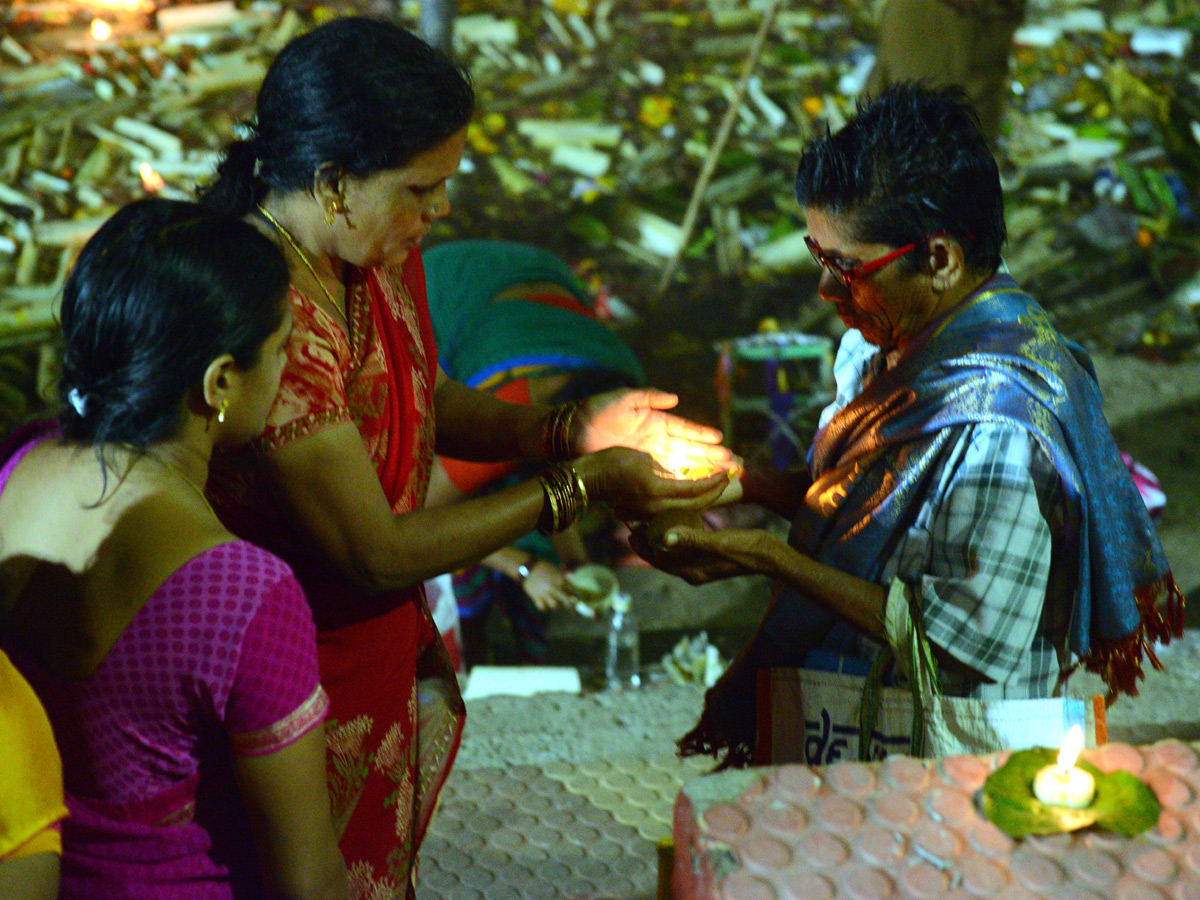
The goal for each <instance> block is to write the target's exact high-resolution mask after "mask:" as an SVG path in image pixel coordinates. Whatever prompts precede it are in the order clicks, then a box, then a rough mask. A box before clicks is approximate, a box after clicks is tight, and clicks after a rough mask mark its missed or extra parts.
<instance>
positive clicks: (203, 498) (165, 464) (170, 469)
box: [148, 453, 221, 522]
mask: <svg viewBox="0 0 1200 900" xmlns="http://www.w3.org/2000/svg"><path fill="white" fill-rule="evenodd" d="M148 455H149V457H150V458H151V459H152V460H154V461H155V462H156V463H158V464H159V465H160V466H162V467H163V468H164V469H166V470H167V471H168V472H170V473H171V474H172V475H174V476H175V477H176V478H178V479H179V480H180V481H182V482H183V483H184V484H186V485H187V486H188V487H189V488H190V489H191V490H192V492H193V493H194V494H195V495H196V496H197V497H199V498H200V501H201V502H202V503H203V504H204V508H205V509H207V510H208V511H209V513H210V514H211V515H212V517H213V518H214V519H216V520H217V521H218V522H219V521H220V520H221V517H220V516H218V515H217V512H216V510H214V509H213V508H212V504H211V503H209V502H208V495H206V494H205V493H204V490H203V489H202V488H200V487H197V486H196V484H194V483H193V482H192V479H190V478H188V477H187V476H186V475H184V474H183V473H182V472H180V471H179V470H178V469H176V468H175V467H174V466H173V465H171V464H170V463H169V462H167V461H166V460H165V459H160V458H159V457H158V456H157V455H155V454H154V453H150V454H148Z"/></svg>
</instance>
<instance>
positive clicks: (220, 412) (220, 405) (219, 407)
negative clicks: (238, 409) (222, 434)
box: [217, 399, 229, 425]
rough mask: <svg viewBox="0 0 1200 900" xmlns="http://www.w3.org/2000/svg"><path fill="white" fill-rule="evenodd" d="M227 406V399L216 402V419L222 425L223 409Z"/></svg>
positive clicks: (223, 422)
mask: <svg viewBox="0 0 1200 900" xmlns="http://www.w3.org/2000/svg"><path fill="white" fill-rule="evenodd" d="M228 406H229V401H228V400H225V399H222V400H221V402H220V403H218V404H217V421H218V422H219V423H220V424H222V425H224V424H225V409H226V408H227V407H228Z"/></svg>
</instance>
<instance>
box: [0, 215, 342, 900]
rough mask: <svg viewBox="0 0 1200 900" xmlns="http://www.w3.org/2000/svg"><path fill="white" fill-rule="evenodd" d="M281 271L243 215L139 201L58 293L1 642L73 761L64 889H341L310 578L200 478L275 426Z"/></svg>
mask: <svg viewBox="0 0 1200 900" xmlns="http://www.w3.org/2000/svg"><path fill="white" fill-rule="evenodd" d="M287 282H288V278H287V267H286V265H285V263H284V261H283V258H282V256H281V255H280V253H279V251H278V250H277V249H276V248H275V247H274V245H273V244H272V243H271V242H270V241H268V240H267V239H265V238H264V237H263V236H262V235H261V234H259V233H258V232H257V231H256V230H255V229H253V228H251V227H250V226H248V225H246V224H245V223H244V222H241V221H239V220H237V219H231V218H228V217H226V216H222V215H219V214H217V213H215V212H213V211H212V210H209V209H206V208H204V207H201V206H198V205H196V204H193V203H179V202H175V201H167V200H142V201H138V202H137V203H134V204H131V205H130V206H127V207H125V208H124V209H122V210H120V211H119V212H117V213H116V214H115V215H114V216H113V217H112V218H111V219H110V220H109V221H108V222H107V223H105V225H104V226H102V227H101V229H100V230H99V231H98V232H97V234H96V235H95V236H94V237H93V238H92V239H91V240H90V241H89V242H88V244H87V245H86V246H85V247H84V248H83V251H82V253H81V255H80V258H79V261H78V263H77V264H76V266H75V268H74V269H73V271H72V273H71V276H70V278H69V279H68V280H67V284H66V287H65V290H64V293H63V302H62V310H61V321H62V329H63V338H64V346H65V349H64V357H63V375H62V383H61V390H62V396H63V401H64V402H63V412H62V414H61V415H60V417H59V419H58V421H57V422H45V423H34V424H32V425H29V426H25V427H24V428H22V429H20V430H19V431H18V432H16V433H15V434H14V435H12V436H11V437H10V438H9V440H8V441H7V442H6V446H4V447H0V644H2V647H3V650H4V651H5V652H6V653H7V654H8V655H9V656H10V657H11V659H12V661H13V662H14V664H15V665H16V666H17V668H18V669H19V670H20V672H21V674H22V675H23V676H24V677H25V678H26V679H27V680H28V682H29V683H30V685H32V687H33V689H34V691H35V692H36V694H37V695H38V698H39V699H40V700H41V702H42V704H43V705H44V706H45V709H46V714H47V717H48V718H49V720H50V724H51V726H52V728H53V731H54V737H55V739H56V741H57V744H58V747H59V749H60V751H61V754H62V758H63V778H64V783H65V790H66V801H67V807H68V809H69V813H70V814H69V816H68V818H67V819H66V820H65V822H64V824H63V856H62V882H61V895H62V897H63V898H64V900H106V898H112V897H122V898H128V900H180V898H189V900H242V898H245V900H257V898H261V897H263V896H273V897H282V898H289V900H301V898H303V900H345V898H346V891H347V882H346V871H345V866H344V863H343V861H342V859H341V857H340V855H339V853H338V849H337V843H336V839H335V837H334V832H333V823H332V821H331V817H330V814H329V797H328V792H327V788H326V782H325V774H324V737H325V736H324V729H323V728H322V723H323V719H324V716H325V711H326V708H327V706H328V701H327V699H326V697H325V693H324V691H323V690H322V689H321V686H320V684H319V681H318V674H317V657H316V640H315V629H314V626H313V621H312V616H311V613H310V612H309V609H308V606H307V604H306V603H305V601H304V594H303V592H302V591H301V589H300V586H299V584H298V583H297V581H296V579H295V577H294V576H293V575H292V573H291V571H290V570H289V569H288V567H287V565H286V564H284V563H283V562H282V561H281V560H280V559H279V558H278V557H275V556H272V555H271V554H270V553H268V552H267V551H265V550H262V549H260V548H258V547H255V546H253V545H251V544H249V543H247V542H246V541H244V540H238V539H236V538H235V537H234V536H233V535H232V534H230V533H229V532H228V531H227V530H226V529H225V528H224V527H223V526H222V525H221V523H220V521H218V519H217V517H216V515H215V513H213V511H212V509H211V508H210V507H209V505H208V503H207V501H206V499H205V497H204V492H203V486H204V483H205V479H206V476H207V474H208V461H209V458H210V456H211V454H212V451H213V449H214V447H217V446H223V445H229V444H234V443H238V442H241V441H245V440H247V439H249V438H250V437H252V436H253V435H255V434H257V433H259V432H260V431H261V430H262V427H263V423H264V421H265V419H266V414H267V410H268V409H269V408H270V405H271V403H272V400H273V398H274V396H275V392H276V389H277V386H278V384H279V378H280V374H281V372H282V370H283V363H284V350H285V347H286V343H287V338H288V335H289V333H290V330H291V313H290V310H289V308H288V306H287V304H286V302H285V292H286V290H287Z"/></svg>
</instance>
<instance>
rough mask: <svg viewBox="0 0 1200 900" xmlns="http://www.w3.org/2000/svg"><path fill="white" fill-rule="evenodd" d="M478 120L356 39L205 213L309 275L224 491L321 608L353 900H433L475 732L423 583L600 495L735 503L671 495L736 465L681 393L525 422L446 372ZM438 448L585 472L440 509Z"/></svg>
mask: <svg viewBox="0 0 1200 900" xmlns="http://www.w3.org/2000/svg"><path fill="white" fill-rule="evenodd" d="M473 105H474V95H473V91H472V89H471V86H470V83H469V81H468V80H467V78H466V76H465V75H464V74H463V73H462V72H461V70H459V69H458V68H457V67H455V66H454V65H453V64H452V63H451V62H450V61H449V60H448V59H446V57H444V56H443V55H441V54H440V53H438V52H437V51H434V50H432V49H431V48H430V47H428V46H427V45H425V44H424V43H422V42H421V41H420V40H418V39H417V38H415V37H413V36H412V35H410V34H409V33H408V32H406V31H404V30H403V29H400V28H398V27H396V26H393V25H389V24H385V23H381V22H376V21H372V20H368V19H362V18H348V19H340V20H336V21H334V22H331V23H329V24H327V25H324V26H322V27H320V28H318V29H316V30H314V31H312V32H310V33H308V34H307V35H304V36H302V37H300V38H297V39H296V40H294V41H293V42H291V43H290V44H289V45H288V46H286V47H285V48H284V49H283V50H282V51H281V52H280V54H279V56H278V57H277V58H276V60H275V61H274V63H273V64H272V66H271V68H270V70H269V71H268V73H267V75H266V78H265V79H264V81H263V84H262V87H261V89H260V91H259V95H258V101H257V121H256V123H255V126H254V129H253V134H252V135H251V136H250V137H249V138H247V139H245V140H240V141H236V142H234V143H233V144H231V145H230V147H229V148H228V152H227V155H226V158H225V160H224V161H223V163H222V165H221V167H220V169H219V170H218V173H217V178H216V180H215V182H214V183H213V184H212V186H211V187H210V188H209V190H208V191H207V193H206V195H205V197H204V200H205V202H207V203H209V204H210V205H213V206H215V207H218V208H220V209H222V210H224V211H227V212H232V213H235V214H237V215H242V216H245V217H246V218H247V220H248V221H251V222H253V223H255V224H256V225H258V226H259V227H260V228H261V229H262V230H263V231H264V233H266V234H268V235H270V236H272V237H273V238H274V239H275V240H276V241H277V243H278V244H279V245H280V247H281V248H282V249H283V251H284V253H285V255H286V256H287V258H288V262H289V266H290V269H291V277H292V286H291V292H290V297H291V302H292V311H293V317H294V326H293V334H292V338H291V343H290V346H289V361H288V364H287V368H286V371H285V373H284V376H283V383H282V386H281V389H280V394H279V397H278V399H277V400H276V403H275V406H274V408H273V409H272V411H271V413H270V416H269V418H268V424H267V429H266V431H265V432H264V434H263V435H261V437H260V438H259V439H258V441H257V443H256V446H255V448H254V450H255V452H254V453H253V454H248V455H243V456H239V457H229V458H227V459H226V460H225V461H224V464H223V465H221V466H218V467H216V468H215V469H214V473H213V478H212V480H210V492H211V493H212V495H213V498H214V502H215V503H217V504H218V509H219V510H220V511H221V513H222V517H223V518H224V519H225V521H226V523H227V524H228V525H229V527H230V528H231V530H233V531H234V532H236V533H238V534H240V535H242V536H243V537H245V538H247V539H248V540H252V541H254V542H257V543H259V544H261V545H262V546H264V547H267V548H269V549H270V550H272V551H274V552H275V553H277V554H279V555H280V556H282V557H283V558H284V559H285V560H287V561H288V562H289V563H290V564H291V565H292V567H293V569H294V571H295V573H296V575H297V577H298V578H299V579H300V582H301V583H302V584H303V586H304V589H305V592H306V594H307V596H308V598H309V601H310V602H311V603H312V605H313V611H314V614H315V617H316V621H317V627H318V649H319V653H320V666H321V681H322V684H323V685H324V687H325V689H326V691H327V692H328V694H329V696H330V699H331V708H330V711H329V719H328V757H327V759H328V767H329V782H330V793H331V797H332V803H333V807H334V818H335V822H336V824H337V826H338V828H339V831H340V835H341V847H342V851H343V853H344V855H345V857H346V864H347V867H348V869H349V873H350V881H351V896H352V897H355V896H358V897H370V898H372V900H377V898H384V897H395V898H403V897H411V896H412V895H413V892H414V888H413V885H414V874H415V872H414V870H415V860H416V852H417V849H418V847H419V845H420V842H421V838H422V836H423V835H424V833H425V829H426V827H427V825H428V822H429V819H430V816H431V815H432V812H433V808H434V803H435V801H436V798H437V794H438V791H439V790H440V788H441V786H442V784H443V782H444V781H445V777H446V774H447V773H448V771H449V767H450V764H451V762H452V760H453V757H454V753H455V751H456V749H457V745H458V740H459V736H460V734H461V727H462V720H463V713H464V708H463V704H462V701H461V698H460V697H459V695H458V691H457V685H456V682H455V680H454V678H453V674H452V672H451V670H450V667H449V665H448V663H447V660H446V658H445V651H444V648H443V647H442V644H441V641H440V638H439V637H438V635H437V631H436V629H435V628H434V627H433V626H432V623H431V620H430V616H429V612H428V609H427V607H426V604H425V601H424V597H423V594H422V587H421V585H422V582H423V581H424V580H425V579H426V578H428V577H430V576H433V575H437V574H439V573H442V572H446V571H450V570H452V569H455V568H459V567H461V566H463V565H465V564H469V563H472V562H475V561H477V560H479V559H481V558H482V557H484V556H486V555H487V554H489V553H491V552H492V551H494V550H496V549H498V548H500V547H503V546H506V545H508V544H509V543H511V542H512V541H513V540H515V539H516V538H517V537H519V536H521V535H522V534H525V533H527V532H529V531H531V530H532V529H533V528H534V527H540V528H542V529H543V530H546V531H554V530H557V529H560V528H562V527H565V526H566V525H567V524H570V521H571V520H572V519H573V518H574V517H576V516H577V515H578V514H579V512H581V511H582V508H583V507H584V506H586V503H587V501H588V498H589V497H590V498H592V499H601V500H605V501H606V502H608V503H610V504H611V505H613V506H615V507H617V508H619V509H621V510H623V511H625V512H626V513H628V514H630V515H635V516H638V515H646V514H649V513H651V512H653V511H656V510H660V509H665V508H673V507H679V506H697V505H703V504H706V503H708V502H711V501H712V500H713V499H714V498H715V496H716V495H717V494H718V493H719V492H720V491H721V490H722V489H723V487H724V485H725V483H726V479H725V477H724V476H723V475H720V474H718V475H714V476H712V477H710V478H707V479H704V480H699V481H680V480H676V479H672V478H669V477H665V476H664V473H663V472H662V470H661V469H660V468H659V467H658V466H657V464H656V463H655V462H654V459H653V458H652V457H651V456H649V455H648V454H647V453H645V452H641V451H643V450H650V451H653V452H654V453H655V454H656V455H657V456H658V457H659V458H663V454H665V453H668V452H675V453H682V454H684V455H685V456H690V457H691V458H693V459H703V460H706V461H709V462H715V463H717V464H718V465H720V464H724V463H726V462H727V461H728V454H727V453H726V452H725V451H724V450H722V449H721V448H720V447H719V445H718V441H719V439H720V436H719V434H717V433H716V432H714V431H712V430H711V429H706V428H701V427H699V426H693V425H691V424H690V423H687V422H684V421H683V420H680V419H676V418H674V417H672V416H669V415H667V414H666V413H665V412H663V410H664V409H667V408H669V407H671V406H673V405H674V402H675V398H674V397H671V396H669V395H664V394H660V393H657V392H654V391H639V392H627V393H623V394H620V395H606V396H604V397H601V398H594V399H592V400H589V401H586V402H585V403H583V404H580V405H578V406H575V407H570V408H565V409H564V408H558V409H549V408H547V407H539V406H516V405H511V404H507V403H504V402H502V401H499V400H496V399H495V398H492V397H490V396H489V395H487V394H483V393H480V392H477V391H474V390H471V389H469V388H466V387H464V386H463V385H461V384H458V383H456V382H454V381H451V380H450V379H449V378H447V377H446V375H445V374H444V373H443V372H442V371H441V369H440V368H439V366H438V364H437V348H436V347H435V345H434V341H433V337H432V330H431V327H430V323H429V316H428V310H427V306H426V301H425V283H424V273H423V269H422V265H421V256H420V252H419V249H418V246H419V244H420V241H421V238H422V237H423V236H424V235H425V233H426V232H427V231H428V230H429V226H430V223H431V221H432V220H433V219H434V218H436V217H438V216H442V215H445V214H446V212H448V209H449V203H448V199H447V194H446V181H447V179H448V178H449V177H450V176H451V175H452V174H454V172H455V171H457V169H458V166H459V163H460V161H461V158H462V154H463V149H464V145H465V143H466V126H467V122H468V120H469V119H470V116H471V113H472V109H473ZM630 447H634V448H639V449H637V450H634V449H629V448H630ZM435 448H436V452H437V453H440V454H444V455H449V456H454V457H460V458H465V459H476V460H487V459H506V458H528V457H537V456H547V457H548V458H551V459H553V460H555V461H559V462H564V461H566V460H568V459H570V458H572V457H577V458H575V459H573V461H571V462H570V464H569V467H567V466H566V465H560V466H556V467H552V468H551V469H549V470H547V473H546V475H544V476H542V477H541V478H538V479H535V480H532V481H530V482H527V483H525V484H521V485H518V486H516V487H513V488H510V489H508V490H506V491H503V492H500V493H497V494H493V495H490V496H488V497H485V498H481V499H475V500H469V501H465V502H463V503H460V504H457V505H454V506H451V507H442V508H439V509H436V510H424V509H422V506H423V503H424V498H425V490H426V486H427V484H428V479H429V468H430V464H431V461H432V459H433V455H434V452H435ZM582 451H593V452H588V453H586V455H579V453H580V452H582Z"/></svg>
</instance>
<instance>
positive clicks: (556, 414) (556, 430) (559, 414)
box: [542, 401, 579, 462]
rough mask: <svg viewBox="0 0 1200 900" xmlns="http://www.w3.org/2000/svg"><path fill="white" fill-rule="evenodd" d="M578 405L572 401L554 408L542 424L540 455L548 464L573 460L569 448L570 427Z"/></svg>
mask: <svg viewBox="0 0 1200 900" xmlns="http://www.w3.org/2000/svg"><path fill="white" fill-rule="evenodd" d="M578 409H579V403H578V402H575V401H572V402H571V403H564V404H562V405H561V406H556V407H554V409H552V410H550V414H549V415H548V416H546V421H545V422H544V423H542V455H543V456H545V457H546V459H548V460H549V461H550V462H566V461H567V460H569V459H574V457H575V453H574V451H573V450H572V448H571V425H572V424H573V422H574V420H575V412H576V410H578Z"/></svg>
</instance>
